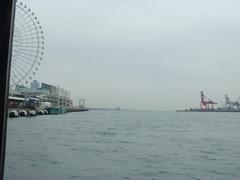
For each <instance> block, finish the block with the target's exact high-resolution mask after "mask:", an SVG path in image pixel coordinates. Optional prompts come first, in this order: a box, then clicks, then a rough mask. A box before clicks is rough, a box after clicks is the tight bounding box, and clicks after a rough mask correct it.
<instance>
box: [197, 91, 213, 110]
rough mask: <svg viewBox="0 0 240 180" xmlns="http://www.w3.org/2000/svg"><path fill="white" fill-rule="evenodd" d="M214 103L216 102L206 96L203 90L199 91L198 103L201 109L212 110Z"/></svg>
mask: <svg viewBox="0 0 240 180" xmlns="http://www.w3.org/2000/svg"><path fill="white" fill-rule="evenodd" d="M214 104H217V103H216V102H214V101H212V100H211V99H209V98H208V97H206V96H205V95H204V93H203V91H201V104H200V109H201V111H208V110H214Z"/></svg>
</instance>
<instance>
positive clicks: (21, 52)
mask: <svg viewBox="0 0 240 180" xmlns="http://www.w3.org/2000/svg"><path fill="white" fill-rule="evenodd" d="M43 54H44V35H43V30H42V27H41V25H40V22H39V21H38V18H37V17H36V15H35V14H34V13H33V12H32V11H31V9H29V8H28V7H27V6H26V5H24V4H23V3H22V2H20V1H17V2H16V10H15V21H14V35H13V47H12V62H11V76H10V89H13V88H15V87H16V85H26V84H27V83H29V82H30V81H31V80H32V77H33V76H34V75H35V74H36V71H38V69H39V66H40V64H41V61H42V57H43Z"/></svg>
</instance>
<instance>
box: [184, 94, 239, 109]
mask: <svg viewBox="0 0 240 180" xmlns="http://www.w3.org/2000/svg"><path fill="white" fill-rule="evenodd" d="M217 104H218V103H217V102H216V101H213V100H211V99H210V98H208V97H207V96H205V94H204V93H203V91H201V92H200V108H190V109H185V110H184V111H188V112H240V102H239V100H235V101H231V100H230V98H229V97H228V95H227V94H226V95H225V104H224V106H223V107H218V108H215V107H214V106H215V105H217Z"/></svg>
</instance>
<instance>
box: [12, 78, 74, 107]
mask: <svg viewBox="0 0 240 180" xmlns="http://www.w3.org/2000/svg"><path fill="white" fill-rule="evenodd" d="M10 95H11V96H15V97H22V98H26V97H36V98H39V100H41V101H42V104H43V106H52V107H64V108H72V106H73V101H72V99H71V94H70V92H69V91H67V90H65V89H63V88H61V87H60V86H54V85H51V84H47V83H39V82H38V81H37V80H34V81H33V82H32V83H31V86H30V88H27V87H24V86H18V85H17V86H16V89H15V90H14V91H11V93H10Z"/></svg>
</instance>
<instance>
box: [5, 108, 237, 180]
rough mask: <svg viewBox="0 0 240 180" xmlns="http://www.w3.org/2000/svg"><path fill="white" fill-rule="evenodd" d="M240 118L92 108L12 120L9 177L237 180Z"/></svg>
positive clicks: (219, 114)
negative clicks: (76, 111)
mask: <svg viewBox="0 0 240 180" xmlns="http://www.w3.org/2000/svg"><path fill="white" fill-rule="evenodd" d="M239 142H240V114H238V113H235V114H234V113H232V114H231V113H177V112H136V111H89V112H84V113H69V114H66V115H57V116H38V117H33V118H17V119H9V121H8V136H7V154H6V168H5V169H6V171H5V179H9V180H12V179H14V180H17V179H20V180H25V179H34V180H40V179H44V180H46V179H47V180H48V179H49V180H57V179H86V180H92V179H114V180H115V179H144V180H145V179H161V180H176V179H177V180H190V179H192V180H198V179H199V180H200V179H203V180H206V179H207V180H219V179H220V180H230V179H231V180H239V179H240V151H239V150H240V143H239Z"/></svg>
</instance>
